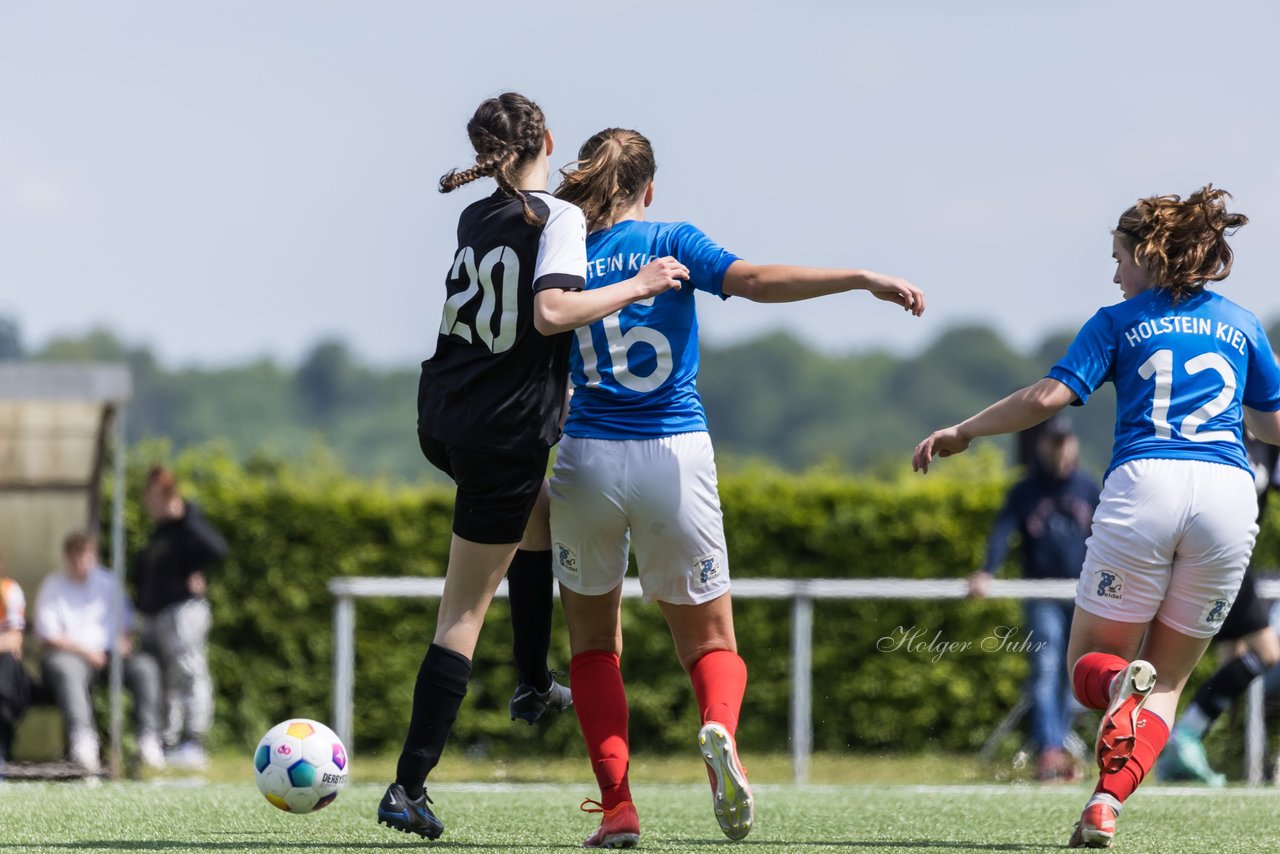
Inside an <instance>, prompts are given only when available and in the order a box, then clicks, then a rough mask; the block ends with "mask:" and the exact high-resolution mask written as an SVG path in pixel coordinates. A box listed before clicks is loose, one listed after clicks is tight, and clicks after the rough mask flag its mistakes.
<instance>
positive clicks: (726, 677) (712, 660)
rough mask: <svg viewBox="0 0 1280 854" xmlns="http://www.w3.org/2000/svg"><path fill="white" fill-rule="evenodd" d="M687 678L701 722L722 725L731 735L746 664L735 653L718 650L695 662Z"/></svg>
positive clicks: (744, 685) (743, 691)
mask: <svg viewBox="0 0 1280 854" xmlns="http://www.w3.org/2000/svg"><path fill="white" fill-rule="evenodd" d="M689 681H690V682H692V683H693V693H694V694H695V695H697V697H698V713H699V714H701V715H702V722H703V723H704V724H705V723H708V722H710V721H715V722H716V723H718V724H723V725H724V728H725V729H727V730H729V735H734V734H735V733H736V732H737V731H738V713H739V712H740V711H741V710H742V695H743V694H744V693H745V692H746V690H747V665H746V663H745V662H744V661H743V660H742V659H741V658H739V657H738V654H737V653H736V652H729V650H727V649H717V650H715V651H714V652H709V653H707V654H706V655H704V656H702V658H699V659H698V660H697V662H695V663H694V665H693V667H692V668H690V670H689Z"/></svg>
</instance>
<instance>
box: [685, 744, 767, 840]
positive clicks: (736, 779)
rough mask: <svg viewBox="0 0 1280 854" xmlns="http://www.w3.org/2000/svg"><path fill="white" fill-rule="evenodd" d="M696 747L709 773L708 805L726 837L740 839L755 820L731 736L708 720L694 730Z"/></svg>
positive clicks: (751, 800) (749, 786) (749, 792)
mask: <svg viewBox="0 0 1280 854" xmlns="http://www.w3.org/2000/svg"><path fill="white" fill-rule="evenodd" d="M698 749H699V750H701V751H702V758H703V760H704V761H705V762H706V763H707V770H708V771H709V772H710V776H711V790H712V805H713V807H714V809H715V813H716V821H718V822H720V829H721V830H723V831H724V835H725V836H727V837H729V838H730V839H733V840H738V839H744V838H745V837H746V835H747V834H748V833H750V832H751V823H752V822H753V821H754V820H755V802H754V800H753V799H752V797H751V784H750V783H748V782H747V772H746V771H744V770H743V768H742V763H741V762H739V761H738V748H737V745H735V744H734V742H733V736H731V735H729V731H728V730H727V729H725V728H724V727H723V726H721V725H720V724H718V723H715V722H712V723H708V724H706V725H705V726H703V728H702V729H701V730H700V731H699V732H698Z"/></svg>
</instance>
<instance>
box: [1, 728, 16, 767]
mask: <svg viewBox="0 0 1280 854" xmlns="http://www.w3.org/2000/svg"><path fill="white" fill-rule="evenodd" d="M12 747H13V725H12V724H10V723H9V722H8V721H7V720H3V719H0V765H3V764H4V763H5V762H6V761H7V760H8V759H9V750H10V748H12Z"/></svg>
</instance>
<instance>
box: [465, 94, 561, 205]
mask: <svg viewBox="0 0 1280 854" xmlns="http://www.w3.org/2000/svg"><path fill="white" fill-rule="evenodd" d="M546 131H547V124H546V119H545V118H544V117H543V115H542V109H541V108H540V107H539V106H538V105H537V104H535V103H534V102H533V101H530V100H529V99H528V98H526V97H525V96H524V95H521V94H518V93H516V92H504V93H503V94H501V95H499V96H498V97H496V98H490V99H488V100H487V101H485V102H484V103H482V104H481V105H480V106H479V107H477V108H476V112H475V115H473V116H472V117H471V121H469V122H467V136H468V137H470V139H471V145H472V146H474V147H475V150H476V162H475V164H474V165H473V166H469V167H468V168H466V169H450V170H449V171H448V172H446V173H445V174H444V175H443V176H441V178H440V192H442V193H449V192H452V191H453V190H456V189H458V188H459V187H461V186H462V185H464V184H470V183H471V182H472V181H475V180H477V179H479V178H487V177H492V178H493V179H494V180H495V181H497V182H498V186H499V187H501V188H502V189H503V191H504V192H505V193H506V194H507V195H509V196H513V197H514V198H517V199H519V200H520V204H521V205H522V206H523V207H524V219H525V222H527V223H529V224H530V225H541V224H542V223H543V221H544V219H545V218H544V217H542V216H539V215H538V214H537V213H535V212H534V210H533V208H531V207H530V206H529V200H528V199H527V198H525V195H524V193H522V192H520V190H518V189H517V188H516V186H515V176H516V173H517V171H518V170H519V169H520V167H521V166H524V165H525V164H526V163H528V162H529V161H530V160H531V159H533V158H534V157H537V156H538V154H539V153H540V152H541V151H542V141H543V138H544V136H545V135H546Z"/></svg>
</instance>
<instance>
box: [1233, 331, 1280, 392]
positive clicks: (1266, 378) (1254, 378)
mask: <svg viewBox="0 0 1280 854" xmlns="http://www.w3.org/2000/svg"><path fill="white" fill-rule="evenodd" d="M1249 346H1250V350H1249V373H1248V375H1247V376H1246V377H1245V381H1244V399H1243V401H1242V402H1243V403H1244V405H1245V406H1247V407H1249V408H1250V409H1256V410H1258V411H1259V412H1275V411H1276V410H1277V409H1280V366H1277V365H1276V356H1275V353H1274V352H1272V350H1271V342H1270V341H1268V340H1267V333H1266V332H1265V331H1264V330H1263V328H1262V324H1261V323H1258V324H1257V328H1256V329H1255V330H1254V333H1253V338H1252V339H1251V340H1250V342H1249Z"/></svg>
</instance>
